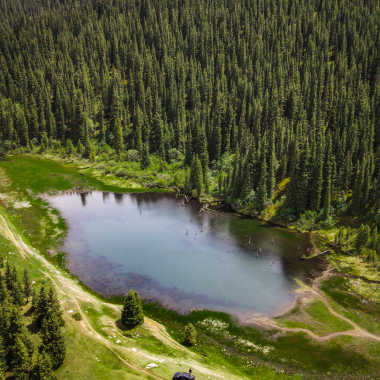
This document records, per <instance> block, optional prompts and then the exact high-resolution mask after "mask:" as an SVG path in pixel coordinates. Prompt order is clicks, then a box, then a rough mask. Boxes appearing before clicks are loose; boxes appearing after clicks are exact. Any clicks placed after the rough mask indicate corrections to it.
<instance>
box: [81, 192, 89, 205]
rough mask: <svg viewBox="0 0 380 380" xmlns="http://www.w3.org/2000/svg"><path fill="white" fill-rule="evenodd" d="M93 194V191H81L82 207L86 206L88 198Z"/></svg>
mask: <svg viewBox="0 0 380 380" xmlns="http://www.w3.org/2000/svg"><path fill="white" fill-rule="evenodd" d="M90 193H91V191H81V192H80V193H79V196H80V199H81V201H82V206H86V202H87V201H86V198H87V197H88V195H89V194H90Z"/></svg>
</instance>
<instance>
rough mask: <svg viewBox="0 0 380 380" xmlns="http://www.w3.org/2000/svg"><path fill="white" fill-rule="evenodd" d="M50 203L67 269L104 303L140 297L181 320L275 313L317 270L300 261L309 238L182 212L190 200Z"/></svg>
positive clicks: (86, 198) (106, 197)
mask: <svg viewBox="0 0 380 380" xmlns="http://www.w3.org/2000/svg"><path fill="white" fill-rule="evenodd" d="M49 202H51V204H52V205H53V206H54V207H55V208H57V209H58V210H59V211H60V212H61V214H62V216H63V217H64V218H65V219H66V221H67V223H68V225H69V232H68V236H67V238H66V239H65V241H64V244H63V246H62V247H61V249H62V250H63V251H65V252H67V253H68V256H67V267H68V268H69V269H70V271H71V272H72V273H74V274H75V275H77V276H79V279H80V280H82V281H83V282H84V283H85V284H86V285H88V286H89V287H91V288H92V289H94V290H95V291H96V292H98V293H100V294H103V295H105V296H111V295H117V294H122V293H126V292H127V291H128V290H130V289H137V290H139V292H140V295H141V296H142V297H143V298H151V299H155V300H160V301H162V303H163V304H164V305H166V306H168V307H170V308H174V309H179V311H181V312H184V311H186V310H190V309H194V308H196V309H202V308H207V309H210V310H219V311H225V312H228V313H230V314H232V315H235V316H238V317H240V319H245V318H247V317H249V316H251V315H253V314H255V313H263V314H266V315H274V314H276V313H278V312H280V311H281V310H283V309H284V308H285V307H288V306H289V305H290V304H291V303H292V302H293V301H294V300H295V298H296V294H295V293H294V290H295V289H296V288H297V287H298V286H297V284H296V282H295V280H294V279H295V278H298V279H301V280H305V278H306V276H307V275H308V273H309V271H310V269H311V268H312V265H315V263H314V264H313V263H311V261H303V260H300V256H302V255H303V254H305V253H307V248H308V247H311V244H310V242H309V237H308V235H306V234H300V233H296V232H292V231H288V230H285V229H282V228H277V227H273V226H271V225H269V224H266V223H262V222H259V221H256V220H253V219H246V218H241V217H237V216H234V215H225V214H218V213H216V212H202V213H198V211H199V210H200V208H201V204H200V203H199V202H197V201H192V202H190V203H189V204H188V205H187V206H182V203H183V202H184V198H183V197H179V198H176V197H175V196H174V195H173V194H171V193H166V194H159V193H144V194H114V193H102V192H98V191H94V192H88V193H81V194H79V193H74V192H73V193H64V194H60V195H57V196H54V197H49ZM250 237H251V244H250V245H246V244H247V243H248V241H249V239H250ZM260 251H261V253H260ZM312 261H313V260H312Z"/></svg>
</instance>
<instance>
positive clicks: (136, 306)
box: [120, 290, 144, 329]
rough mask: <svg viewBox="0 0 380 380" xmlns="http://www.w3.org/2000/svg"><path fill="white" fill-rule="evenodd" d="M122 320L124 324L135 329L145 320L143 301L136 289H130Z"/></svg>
mask: <svg viewBox="0 0 380 380" xmlns="http://www.w3.org/2000/svg"><path fill="white" fill-rule="evenodd" d="M120 320H121V323H122V324H123V326H125V327H126V328H128V329H133V328H135V327H137V326H139V325H141V324H142V323H143V322H144V314H143V309H142V302H141V299H140V296H139V294H138V292H137V291H136V290H130V291H129V292H128V294H127V296H126V298H125V301H124V306H123V310H122V312H121V319H120Z"/></svg>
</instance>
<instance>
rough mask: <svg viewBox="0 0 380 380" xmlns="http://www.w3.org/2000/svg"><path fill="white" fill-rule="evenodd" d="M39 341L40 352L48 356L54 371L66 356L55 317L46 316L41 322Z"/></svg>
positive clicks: (52, 315) (61, 335) (51, 315)
mask: <svg viewBox="0 0 380 380" xmlns="http://www.w3.org/2000/svg"><path fill="white" fill-rule="evenodd" d="M41 340H42V345H41V347H40V351H41V352H42V351H45V352H46V353H47V354H48V355H49V356H50V359H51V364H52V368H53V369H54V370H56V369H57V368H58V367H59V366H60V365H61V364H62V363H63V361H64V359H65V356H66V348H65V343H64V338H63V334H62V332H61V327H60V322H59V320H58V318H57V316H56V315H54V314H50V315H49V314H48V315H46V316H45V318H44V319H43V320H42V325H41Z"/></svg>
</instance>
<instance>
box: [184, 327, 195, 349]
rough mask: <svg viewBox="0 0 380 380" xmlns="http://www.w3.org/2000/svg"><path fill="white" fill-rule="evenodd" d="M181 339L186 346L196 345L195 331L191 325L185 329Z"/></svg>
mask: <svg viewBox="0 0 380 380" xmlns="http://www.w3.org/2000/svg"><path fill="white" fill-rule="evenodd" d="M183 338H184V342H185V344H186V345H188V346H194V344H196V343H197V331H196V330H195V327H194V326H193V325H192V324H191V323H189V324H188V325H187V326H186V327H185V332H184V335H183Z"/></svg>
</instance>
